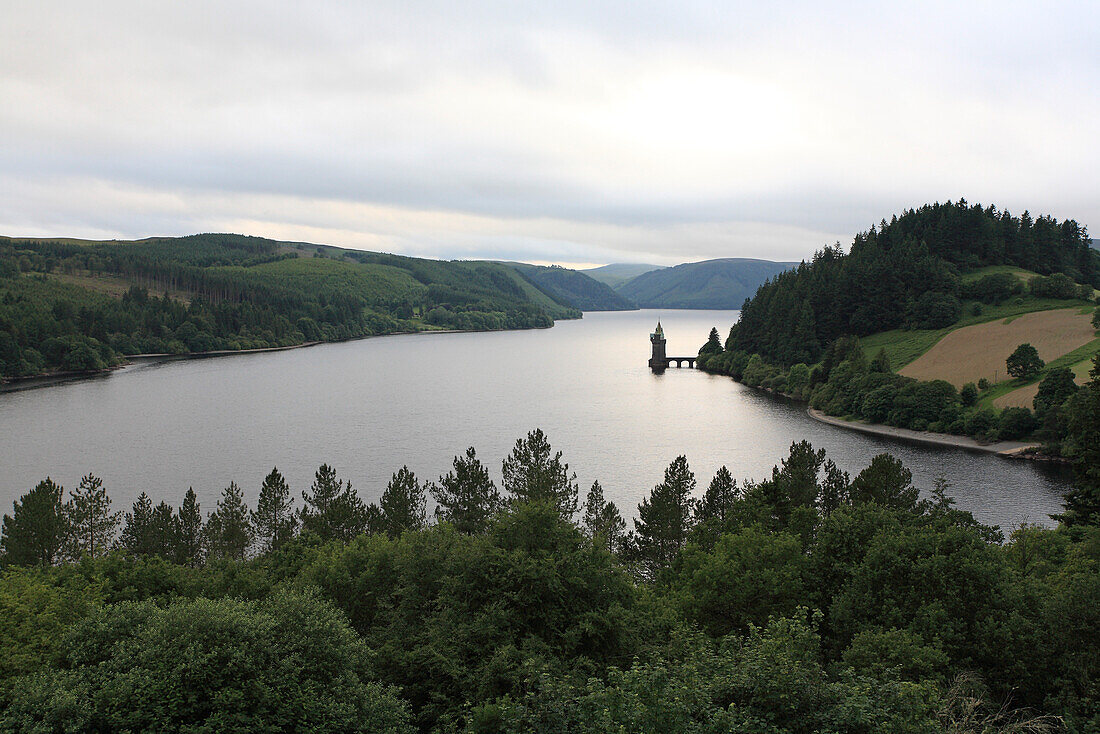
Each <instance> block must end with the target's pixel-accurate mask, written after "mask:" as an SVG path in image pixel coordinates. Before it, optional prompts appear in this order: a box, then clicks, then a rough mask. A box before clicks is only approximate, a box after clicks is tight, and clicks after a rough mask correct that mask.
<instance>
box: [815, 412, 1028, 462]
mask: <svg viewBox="0 0 1100 734" xmlns="http://www.w3.org/2000/svg"><path fill="white" fill-rule="evenodd" d="M806 412H807V413H808V414H809V416H810V417H811V418H813V419H814V420H817V421H821V422H822V423H828V424H829V425H831V426H837V427H838V428H847V429H848V430H850V431H860V432H861V433H871V434H874V435H876V436H889V437H890V438H901V439H904V440H906V441H918V442H920V443H929V444H936V445H938V446H955V447H956V448H962V449H971V450H973V451H985V452H987V453H990V454H1000V455H1001V456H1012V455H1013V454H1018V453H1020V452H1021V451H1023V450H1024V449H1029V448H1038V446H1039V444H1037V443H1028V442H1026V441H997V442H995V443H980V442H979V441H977V440H975V439H973V438H970V437H969V436H952V435H950V434H947V433H930V432H928V431H910V430H909V429H907V428H894V427H893V426H884V425H880V424H878V423H856V422H854V421H846V420H844V419H843V418H834V417H833V416H831V415H825V414H824V413H822V412H821V411H820V410H814V409H813V408H807V409H806Z"/></svg>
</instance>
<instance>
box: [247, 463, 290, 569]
mask: <svg viewBox="0 0 1100 734" xmlns="http://www.w3.org/2000/svg"><path fill="white" fill-rule="evenodd" d="M293 504H294V500H293V498H292V497H291V496H290V487H288V486H287V483H286V480H285V479H283V475H282V474H280V473H279V469H278V468H277V467H276V468H273V469H272V470H271V473H270V474H268V475H267V476H266V477H265V478H264V482H263V484H262V485H260V497H259V499H258V500H257V501H256V510H255V512H253V513H252V528H253V530H254V531H255V533H256V539H257V540H258V541H259V542H260V544H261V546H262V549H263V551H264V552H268V551H273V550H275V549H276V548H278V547H279V546H281V545H282V544H283V543H285V542H287V541H288V540H290V539H291V538H293V537H294V533H295V531H297V529H298V517H297V516H296V515H295V513H294V509H293V507H292V505H293Z"/></svg>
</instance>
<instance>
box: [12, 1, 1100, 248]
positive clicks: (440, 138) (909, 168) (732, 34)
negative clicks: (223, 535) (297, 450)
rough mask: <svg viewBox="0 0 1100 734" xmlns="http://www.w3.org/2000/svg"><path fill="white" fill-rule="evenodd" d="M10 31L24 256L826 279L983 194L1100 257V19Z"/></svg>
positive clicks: (387, 23) (386, 7)
mask: <svg viewBox="0 0 1100 734" xmlns="http://www.w3.org/2000/svg"><path fill="white" fill-rule="evenodd" d="M827 5H828V6H829V7H826V6H827ZM0 17H2V18H3V22H2V23H0V234H4V235H9V236H71V237H86V238H96V239H99V238H123V239H130V238H140V237H146V236H153V235H184V234H191V233H195V232H239V233H243V234H250V235H257V236H265V237H272V238H277V239H288V240H298V241H309V242H319V243H326V244H333V245H340V246H344V247H352V248H358V249H366V250H379V251H386V252H396V253H401V254H407V255H415V256H422V257H432V258H446V259H454V258H463V259H466V258H491V259H507V260H525V261H528V262H539V263H559V264H565V265H572V266H577V267H583V266H586V265H598V264H604V263H609V262H647V263H654V264H660V265H672V264H676V263H680V262H686V261H695V260H704V259H709V258H716V257H756V258H764V259H772V260H799V259H802V258H806V257H810V256H812V254H813V252H814V251H815V250H817V249H819V248H821V247H822V246H824V245H827V244H832V243H834V242H841V243H842V244H846V243H849V242H850V241H851V239H852V236H853V235H854V234H855V233H856V232H860V231H864V230H866V229H867V228H868V227H869V226H871V225H872V224H874V223H876V222H878V221H879V220H880V219H883V218H886V219H889V218H890V216H891V215H892V214H894V213H899V212H901V211H903V210H904V209H907V208H910V207H917V206H920V205H922V204H924V203H931V202H934V201H946V200H949V199H950V200H957V199H959V198H960V197H962V198H965V199H966V200H967V201H969V202H971V203H975V202H978V203H982V204H986V205H988V204H995V205H996V206H998V208H1001V209H1007V210H1009V211H1011V212H1013V213H1019V212H1022V211H1023V210H1024V209H1028V210H1030V211H1031V212H1032V213H1033V214H1038V213H1043V214H1050V215H1052V216H1054V217H1057V218H1059V219H1065V218H1073V219H1077V220H1078V221H1079V222H1081V223H1082V224H1084V225H1086V226H1089V225H1091V229H1092V233H1093V236H1098V235H1100V177H1098V175H1097V172H1098V171H1100V140H1098V132H1100V93H1098V90H1100V42H1098V41H1097V39H1098V38H1100V3H1095V2H1075V3H1068V2H1067V3H1060V2H1041V3H1040V2H1034V3H1013V2H959V1H956V2H950V3H936V2H922V3H882V2H867V3H828V4H826V3H820V2H816V3H799V2H774V3H758V2H752V3H749V2H745V3H738V2H706V3H703V2H691V1H690V0H677V1H675V2H656V1H648V0H631V1H630V2H621V3H620V2H596V1H595V0H582V1H579V2H574V1H573V0H555V1H554V2H545V1H543V2H532V3H527V2H519V1H517V0H510V1H503V2H488V1H485V2H459V1H456V0H451V1H450V2H447V1H439V2H436V1H434V0H422V1H416V0H401V1H398V2H389V1H388V0H378V1H362V0H360V1H359V2H318V1H316V0H315V1H312V2H301V3H295V2H277V1H273V0H265V1H263V2H234V1H232V0H219V1H217V2H204V1H202V0H190V1H189V2H186V3H178V2H163V1H160V0H141V1H139V2H114V1H112V0H97V1H96V2H94V3H93V2H83V1H82V2H54V1H52V0H34V2H29V1H26V0H0Z"/></svg>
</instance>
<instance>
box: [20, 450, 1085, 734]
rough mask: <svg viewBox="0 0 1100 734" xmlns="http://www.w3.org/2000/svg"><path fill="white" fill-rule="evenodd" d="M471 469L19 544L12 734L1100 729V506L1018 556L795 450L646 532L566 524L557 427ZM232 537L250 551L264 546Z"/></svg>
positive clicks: (566, 480) (942, 507)
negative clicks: (188, 553)
mask: <svg viewBox="0 0 1100 734" xmlns="http://www.w3.org/2000/svg"><path fill="white" fill-rule="evenodd" d="M454 467H455V469H454V471H452V472H449V473H448V474H447V475H445V476H444V477H441V478H440V481H439V484H438V485H435V484H434V483H430V486H429V489H431V488H432V487H434V488H435V489H434V491H433V494H437V495H438V496H439V497H440V498H441V499H445V500H446V501H447V505H445V506H444V509H443V510H441V512H440V513H439V515H438V518H439V522H438V523H437V524H434V525H429V524H427V516H428V514H427V510H426V508H425V504H424V495H425V492H426V490H425V484H423V483H421V482H420V481H419V480H418V479H417V478H416V477H415V476H414V475H413V474H412V472H411V471H409V470H408V469H407V468H402V469H401V470H400V471H398V472H396V473H395V475H394V479H393V480H392V481H391V482H390V486H389V488H388V489H387V492H388V499H387V500H386V502H385V503H384V505H385V507H384V508H381V507H379V506H377V505H365V504H364V503H362V501H361V500H359V499H358V497H357V496H356V495H355V494H354V492H352V491H351V490H349V485H348V483H347V482H345V481H344V480H341V479H339V478H338V477H337V476H336V473H335V471H334V470H333V469H332V468H331V467H328V466H322V467H321V469H320V470H319V471H318V475H317V479H316V482H315V483H314V486H313V488H312V490H311V491H308V492H306V493H304V502H303V506H302V507H300V508H299V509H298V510H297V511H296V512H291V511H290V507H291V504H292V503H291V501H290V493H289V491H288V489H289V488H287V487H286V486H285V482H284V480H283V479H282V477H281V475H279V474H278V472H277V471H273V472H271V473H270V474H269V475H268V476H267V477H266V478H264V480H263V484H262V489H263V492H264V494H262V497H263V498H264V499H263V502H262V505H261V508H259V509H258V510H257V511H255V512H251V513H250V512H247V509H248V508H247V507H243V506H239V505H240V502H239V493H240V490H239V489H237V488H236V487H235V485H232V486H231V488H228V489H227V492H226V496H225V497H223V500H222V502H221V503H220V504H219V508H218V509H216V510H215V511H214V512H213V513H211V515H210V516H208V520H207V521H206V523H205V524H204V523H202V521H201V516H200V521H199V526H200V527H199V528H198V530H197V531H196V530H195V528H194V525H195V523H194V520H193V519H191V520H188V521H187V525H188V526H189V528H190V529H189V530H187V531H186V532H183V531H182V530H181V529H180V528H182V527H183V525H184V523H183V522H182V521H181V520H179V518H181V517H182V516H183V515H184V513H185V512H186V513H187V514H188V515H189V516H193V515H194V514H196V513H197V506H196V505H195V502H194V499H193V493H189V495H188V497H187V498H185V501H184V506H183V507H181V509H180V511H179V512H178V513H176V512H174V511H171V508H169V511H170V513H169V516H170V517H173V518H177V519H176V520H175V521H174V522H173V526H174V527H175V528H176V530H174V531H173V532H174V533H176V534H175V535H172V534H169V535H168V536H166V537H168V538H169V541H168V542H166V543H164V544H158V543H152V544H149V545H146V546H133V547H131V546H130V545H126V544H123V545H121V546H119V544H118V543H116V544H115V545H116V548H115V549H114V550H111V551H110V552H96V553H93V552H90V551H89V552H85V553H83V554H82V555H81V556H80V557H79V559H78V560H74V561H70V562H67V563H60V562H59V561H58V558H59V557H55V558H53V559H48V558H45V557H43V556H41V555H40V554H36V553H34V552H30V553H29V554H28V555H26V556H18V557H16V556H11V555H6V556H5V557H4V562H5V563H7V564H8V566H7V568H6V570H5V571H4V572H3V576H2V577H0V709H2V710H3V714H0V727H2V728H3V729H4V730H11V731H75V730H122V729H127V730H158V731H182V730H187V731H215V730H216V731H254V730H279V731H285V730H316V731H409V730H412V729H416V730H420V731H439V732H455V731H467V732H526V731H563V732H625V731H630V732H635V731H638V732H732V731H736V732H767V733H769V734H782V733H786V732H790V733H792V734H793V733H802V732H807V733H808V732H853V733H855V732H883V733H884V734H885V733H886V732H891V733H893V732H971V731H973V732H983V733H984V732H1009V731H1012V732H1017V731H1036V732H1039V731H1061V730H1064V731H1069V732H1074V733H1078V732H1080V733H1082V734H1083V733H1085V732H1095V731H1097V730H1098V728H1100V690H1098V681H1100V639H1098V638H1097V636H1096V634H1095V631H1096V629H1098V628H1100V607H1098V605H1097V604H1096V603H1095V602H1096V599H1097V598H1100V528H1098V527H1097V525H1096V523H1095V518H1092V517H1091V516H1089V517H1088V518H1086V517H1085V516H1083V515H1081V514H1077V515H1074V521H1073V523H1072V524H1062V525H1060V526H1059V527H1057V528H1056V529H1045V528H1039V527H1023V528H1019V529H1016V530H1014V531H1013V532H1012V533H1011V535H1010V536H1009V537H1008V538H1007V539H1006V538H1005V537H1004V535H1003V534H1002V532H1001V531H1000V530H998V529H996V528H990V527H986V526H983V525H980V524H979V523H977V522H975V520H974V519H973V517H972V516H971V515H970V514H969V513H967V512H963V511H960V510H958V509H956V508H955V507H954V504H953V501H952V500H951V499H950V497H949V496H948V495H947V489H948V486H947V483H946V481H943V482H940V483H938V484H937V486H936V487H935V488H933V489H932V491H931V492H930V493H927V494H926V496H925V498H924V499H922V498H921V494H920V492H919V491H918V490H917V489H916V488H915V487H913V486H912V481H911V480H912V477H911V475H910V473H909V472H908V470H907V469H906V468H905V467H904V466H903V465H902V464H901V462H899V461H898V460H897V459H895V458H893V457H891V456H889V455H881V456H879V457H876V458H875V459H874V461H873V462H872V463H871V464H870V465H869V466H868V467H866V468H865V469H864V470H863V471H861V472H860V473H859V474H857V475H856V476H855V477H850V476H849V475H848V474H846V473H845V472H843V471H841V470H840V469H838V468H837V467H836V466H835V465H834V464H833V463H832V462H831V461H829V460H828V459H827V457H826V456H825V454H824V452H823V451H818V450H815V449H813V447H812V446H810V445H809V444H808V443H805V442H800V443H796V444H794V445H792V447H791V451H790V455H789V456H788V457H787V458H786V459H785V460H784V461H783V462H782V463H781V464H780V465H779V466H777V467H775V469H774V470H773V471H772V473H771V475H770V476H769V477H767V478H765V479H763V480H760V481H752V480H745V481H740V482H739V481H735V480H734V479H733V478H732V475H731V473H730V472H729V471H728V470H727V469H725V468H724V467H723V469H722V470H720V471H719V472H718V474H717V475H716V476H715V477H714V479H713V481H711V482H710V483H709V485H708V486H707V489H706V490H705V492H702V493H701V496H697V495H699V494H700V493H699V492H697V491H696V486H697V482H696V479H695V475H694V473H693V472H692V471H691V469H690V466H689V465H688V462H687V460H686V458H685V457H677V458H676V459H675V460H674V461H673V462H672V463H671V464H670V466H669V468H668V470H667V471H666V472H665V476H664V479H663V481H662V482H661V483H659V484H657V485H656V486H655V487H654V489H653V491H652V493H651V494H650V495H649V496H648V497H647V498H646V499H645V500H644V501H643V503H642V506H641V507H640V508H639V513H638V519H636V520H635V521H634V523H633V525H634V528H633V531H632V532H629V533H624V528H623V525H622V523H621V518H619V513H618V509H617V508H615V507H614V504H613V503H611V502H608V501H607V500H606V498H605V497H604V495H603V490H602V487H600V486H599V484H598V483H597V484H596V485H594V486H593V488H592V490H591V491H589V492H588V493H587V501H586V502H585V503H584V505H585V506H584V508H583V511H582V512H574V511H573V510H572V508H574V507H576V503H577V488H576V484H575V481H574V479H573V474H572V472H570V470H569V466H568V464H566V463H565V462H564V461H563V460H562V457H561V455H560V453H559V452H555V451H553V450H552V449H551V448H550V445H549V442H548V440H547V439H546V436H545V435H544V434H543V433H542V432H541V431H532V432H531V433H530V434H528V436H527V437H526V438H525V439H521V440H520V441H518V442H517V445H516V449H515V450H514V451H513V452H512V453H511V455H510V456H509V457H507V459H506V460H505V462H504V467H505V468H506V469H507V471H506V475H507V477H508V479H507V481H506V482H505V484H504V492H503V495H502V494H501V493H499V492H498V491H497V490H496V488H495V486H494V484H493V482H492V481H491V480H490V479H489V477H488V474H487V472H486V471H485V469H484V466H483V465H481V463H480V461H478V460H477V458H476V454H475V453H474V451H473V450H472V449H471V450H469V451H468V452H467V453H466V454H465V456H464V457H456V458H455V464H454ZM93 479H94V478H93ZM92 487H95V491H96V492H97V493H98V490H99V485H98V484H97V483H96V482H94V481H91V480H89V481H88V482H86V483H85V484H84V489H82V490H80V492H81V493H82V496H85V495H88V494H89V491H88V490H89V488H92ZM443 487H445V488H446V489H443ZM57 494H59V492H58V493H57ZM52 497H53V495H52V494H51V501H50V503H45V504H46V505H48V508H49V507H54V506H56V505H57V504H58V503H60V504H61V505H62V506H64V503H63V502H62V501H61V498H60V497H58V498H57V501H54V500H53V499H52ZM340 498H343V499H340ZM353 500H354V501H356V502H358V505H354V502H353ZM139 502H143V504H144V502H145V501H142V500H139ZM349 503H351V504H350V505H349ZM32 504H33V503H32ZM149 504H150V505H151V502H149ZM351 505H354V507H353V508H352V509H353V510H354V511H353V512H351V515H349V507H350V506H351ZM26 506H27V504H26V500H25V499H24V500H23V504H21V505H20V507H26ZM48 508H47V510H48ZM355 508H358V509H355ZM1071 511H1072V510H1068V511H1067V512H1071ZM24 512H25V511H24ZM58 513H59V514H60V515H61V516H64V512H63V511H58ZM144 513H145V511H144V510H141V511H139V510H137V509H135V511H133V512H130V513H128V514H127V518H126V523H127V526H128V527H129V532H128V528H127V527H124V528H123V531H122V534H121V536H120V537H121V538H126V537H129V536H130V535H134V536H139V535H140V533H137V532H136V530H135V528H134V527H131V526H133V525H134V523H136V522H138V519H139V517H138V516H139V515H143V514H144ZM332 513H334V515H333V516H332V517H330V514H332ZM356 513H361V514H362V515H363V517H361V518H360V519H359V520H357V521H356V522H359V523H360V524H359V525H357V526H350V525H348V524H347V523H346V522H345V521H346V520H347V519H348V517H350V516H352V515H356ZM149 514H150V516H155V515H156V514H157V513H156V511H155V508H154V510H152V511H151V512H150V513H149ZM95 516H96V517H97V518H103V517H107V516H110V508H109V507H101V508H100V510H99V512H98V513H96V515H95ZM219 518H220V519H219ZM233 518H236V520H233ZM291 518H297V519H302V520H305V519H307V518H308V519H309V522H303V523H302V524H301V525H299V524H298V523H297V522H293V521H291ZM616 518H619V519H618V520H616ZM579 520H580V521H581V522H580V523H579V524H578V521H579ZM97 522H101V521H97ZM212 522H213V524H214V525H215V526H216V529H217V530H218V533H216V534H215V533H212V532H211V531H209V530H208V529H206V528H208V527H209V525H210V524H211V523H212ZM234 524H235V525H236V526H237V527H238V529H239V528H244V529H245V530H246V533H245V536H239V535H233V534H231V535H229V536H226V535H225V532H226V530H227V528H229V527H230V526H233V525H234ZM5 527H8V526H5ZM100 527H102V524H101V525H100ZM353 527H354V531H352V530H350V529H349V528H353ZM261 528H262V531H260V530H259V529H261ZM299 528H300V530H299ZM582 528H583V529H582ZM253 530H256V535H255V536H250V535H248V533H249V532H252V531H253ZM196 533H197V534H198V536H199V538H200V539H199V546H200V548H201V551H200V552H199V554H198V556H201V557H200V558H196V557H195V556H192V557H190V558H184V554H183V552H182V550H181V549H182V548H190V547H192V545H191V544H193V543H194V542H195V535H196ZM345 533H348V534H346V535H345ZM81 537H83V535H82V536H81ZM226 537H229V538H234V537H250V538H252V540H251V541H250V544H249V545H246V546H245V547H246V552H245V553H244V554H243V558H242V554H238V553H237V552H236V551H232V552H230V551H228V550H226V548H227V547H235V546H232V543H228V541H227V540H226ZM5 541H7V536H5ZM12 542H14V541H12ZM44 542H47V544H48V543H50V542H52V541H50V540H49V539H48V538H47V539H46V540H45V541H44ZM96 547H102V546H96ZM219 549H220V550H219ZM32 550H33V549H32Z"/></svg>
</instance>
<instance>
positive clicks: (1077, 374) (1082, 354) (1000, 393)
mask: <svg viewBox="0 0 1100 734" xmlns="http://www.w3.org/2000/svg"><path fill="white" fill-rule="evenodd" d="M1096 354H1100V339H1093V340H1092V341H1090V342H1089V343H1088V344H1085V345H1084V346H1081V347H1078V348H1077V349H1074V350H1073V351H1072V352H1069V353H1067V354H1063V355H1062V356H1061V357H1059V358H1058V359H1056V360H1054V361H1053V362H1051V363H1050V364H1048V365H1047V366H1046V367H1045V368H1044V369H1043V371H1042V372H1041V373H1040V374H1039V375H1038V376H1037V377H1035V378H1034V379H1032V380H1029V381H1027V382H1026V383H1020V382H1019V381H1018V380H1008V381H1005V382H1002V383H1000V384H998V385H996V386H994V387H993V389H992V390H990V392H989V393H987V394H986V395H984V396H983V398H982V401H983V404H988V405H991V406H993V407H995V408H1012V407H1019V408H1030V407H1031V405H1032V401H1033V400H1034V399H1035V394H1036V393H1037V392H1039V383H1040V382H1042V379H1043V378H1044V377H1046V375H1047V373H1049V372H1050V371H1051V370H1053V369H1058V368H1061V367H1068V368H1069V369H1071V370H1072V371H1073V377H1074V380H1075V381H1076V382H1077V384H1078V385H1083V384H1085V383H1086V382H1087V381H1088V380H1089V372H1090V371H1091V370H1092V358H1093V356H1094V355H1096ZM1020 385H1022V386H1020Z"/></svg>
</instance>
